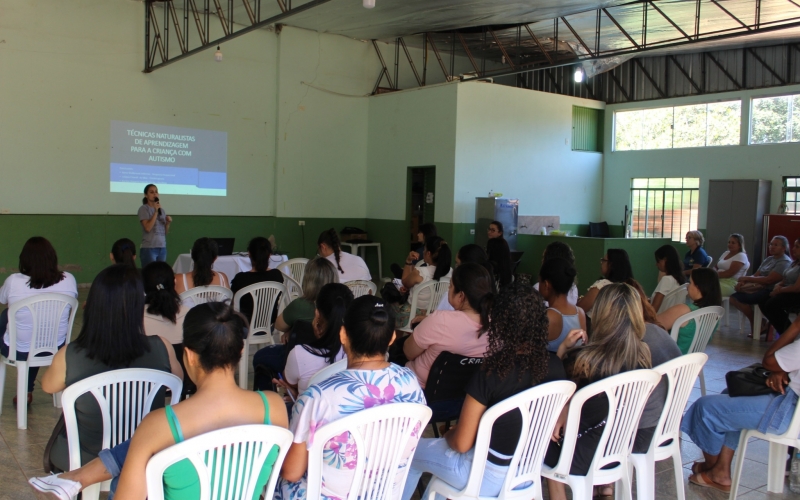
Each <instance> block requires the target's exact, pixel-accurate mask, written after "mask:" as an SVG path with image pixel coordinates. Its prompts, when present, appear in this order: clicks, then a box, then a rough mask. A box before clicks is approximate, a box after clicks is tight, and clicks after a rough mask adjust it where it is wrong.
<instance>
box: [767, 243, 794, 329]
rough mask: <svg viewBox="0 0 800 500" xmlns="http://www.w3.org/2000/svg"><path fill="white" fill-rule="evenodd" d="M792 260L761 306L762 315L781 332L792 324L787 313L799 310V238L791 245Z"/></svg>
mask: <svg viewBox="0 0 800 500" xmlns="http://www.w3.org/2000/svg"><path fill="white" fill-rule="evenodd" d="M792 258H793V259H794V262H792V264H791V265H790V266H789V267H787V268H786V270H785V271H783V280H781V282H780V283H778V284H777V285H775V287H774V288H773V289H772V291H771V292H770V294H769V296H770V299H769V300H768V301H766V302H765V303H764V304H763V305H762V306H760V307H761V312H762V313H764V317H765V318H767V321H769V322H770V324H771V325H772V326H774V327H775V330H776V331H777V332H778V333H783V332H785V331H786V329H787V328H789V325H791V324H792V322H791V320H790V319H789V314H790V313H794V312H799V311H798V310H800V280H798V279H797V278H798V277H800V238H798V239H797V240H795V242H794V245H793V246H792Z"/></svg>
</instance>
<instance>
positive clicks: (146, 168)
mask: <svg viewBox="0 0 800 500" xmlns="http://www.w3.org/2000/svg"><path fill="white" fill-rule="evenodd" d="M227 169H228V134H227V132H217V131H214V130H197V129H191V128H178V127H165V126H162V125H146V124H143V123H130V122H118V121H112V122H111V192H112V193H141V192H142V190H143V189H144V187H145V186H146V185H147V184H156V185H157V186H158V191H159V193H161V194H190V195H203V196H225V195H226V194H227V185H228V179H227V175H228V174H227Z"/></svg>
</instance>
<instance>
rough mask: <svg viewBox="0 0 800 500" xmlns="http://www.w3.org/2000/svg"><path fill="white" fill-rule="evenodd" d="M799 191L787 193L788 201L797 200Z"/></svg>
mask: <svg viewBox="0 0 800 500" xmlns="http://www.w3.org/2000/svg"><path fill="white" fill-rule="evenodd" d="M796 195H797V193H786V201H797V198H796V197H795V196H796Z"/></svg>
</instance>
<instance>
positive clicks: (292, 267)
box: [278, 258, 308, 284]
mask: <svg viewBox="0 0 800 500" xmlns="http://www.w3.org/2000/svg"><path fill="white" fill-rule="evenodd" d="M306 264H308V259H301V258H298V259H289V260H287V261H286V262H282V263H281V264H280V265H279V266H278V270H279V271H280V272H282V273H283V274H288V275H289V276H291V277H292V279H293V280H295V281H296V282H298V283H301V284H302V283H303V276H304V275H305V274H306Z"/></svg>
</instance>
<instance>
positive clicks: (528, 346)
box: [403, 264, 582, 500]
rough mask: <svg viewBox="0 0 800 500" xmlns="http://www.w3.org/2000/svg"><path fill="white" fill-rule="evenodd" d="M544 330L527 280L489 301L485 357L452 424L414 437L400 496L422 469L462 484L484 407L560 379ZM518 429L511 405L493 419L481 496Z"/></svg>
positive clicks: (493, 490)
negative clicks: (433, 435)
mask: <svg viewBox="0 0 800 500" xmlns="http://www.w3.org/2000/svg"><path fill="white" fill-rule="evenodd" d="M465 265H466V264H465ZM473 265H476V264H473ZM463 267H464V266H460V267H459V268H457V269H461V268H463ZM547 331H548V330H547V309H546V308H545V306H544V303H543V302H542V297H541V295H539V294H538V293H537V292H536V291H535V290H534V289H533V287H532V286H530V285H529V284H527V283H522V282H519V281H516V282H513V283H511V284H510V285H508V286H507V287H505V288H504V289H503V292H502V293H500V295H498V296H497V298H496V299H495V302H494V305H493V306H492V315H491V320H490V322H489V329H488V333H487V336H488V340H489V347H488V350H487V352H486V358H485V359H484V362H483V365H482V366H481V369H480V370H479V371H478V372H476V373H475V375H474V376H473V377H472V379H471V380H470V382H469V384H467V397H466V399H465V400H464V406H463V407H462V408H461V416H460V417H459V419H458V425H456V426H455V427H452V428H451V429H450V430H449V431H448V432H447V434H445V435H444V437H442V438H439V439H420V441H419V445H418V446H417V451H416V453H415V454H414V459H413V460H412V462H411V469H410V471H409V473H408V479H407V480H406V486H405V489H404V490H403V500H409V499H410V498H411V496H412V495H413V493H414V490H415V489H416V487H417V483H418V482H419V478H420V476H421V475H422V473H423V472H431V473H433V474H434V475H435V476H436V477H439V478H441V479H443V480H444V481H447V483H448V484H450V485H452V486H453V487H454V488H457V489H460V488H463V487H464V486H466V484H467V480H468V479H469V472H470V469H471V467H472V461H473V452H474V450H473V447H474V445H475V438H476V437H477V435H478V424H479V423H480V420H481V417H482V416H483V414H484V412H486V410H487V409H488V408H490V407H491V406H492V405H494V404H496V403H499V402H500V401H503V400H504V399H507V398H509V397H511V396H514V395H515V394H518V393H520V392H522V391H524V390H526V389H530V388H531V387H534V386H536V385H538V384H542V383H545V382H550V381H553V380H563V379H565V378H566V374H565V372H564V367H563V366H562V364H561V360H560V359H559V358H558V357H557V356H556V355H555V353H551V352H548V351H547ZM578 332H581V333H582V331H578ZM573 337H574V335H573ZM573 343H574V341H573ZM521 430H522V416H521V415H520V413H519V410H512V411H510V412H508V413H506V414H505V415H503V416H501V417H500V418H498V419H497V420H496V421H495V423H494V425H493V426H492V437H491V441H490V444H489V455H488V457H486V459H487V461H488V463H487V464H486V469H485V471H484V474H483V482H482V485H481V496H484V495H485V496H492V497H493V496H496V495H497V494H498V493H499V492H500V488H501V487H502V485H503V481H504V479H505V477H506V473H507V472H508V466H509V464H510V462H511V457H512V456H513V455H514V451H515V450H516V448H517V443H518V442H519V436H520V432H521ZM478 459H479V460H483V459H484V457H478Z"/></svg>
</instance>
